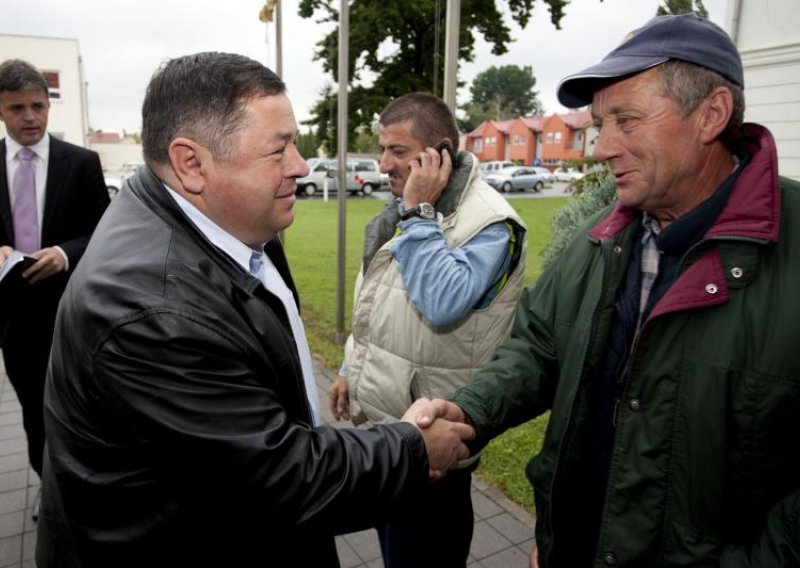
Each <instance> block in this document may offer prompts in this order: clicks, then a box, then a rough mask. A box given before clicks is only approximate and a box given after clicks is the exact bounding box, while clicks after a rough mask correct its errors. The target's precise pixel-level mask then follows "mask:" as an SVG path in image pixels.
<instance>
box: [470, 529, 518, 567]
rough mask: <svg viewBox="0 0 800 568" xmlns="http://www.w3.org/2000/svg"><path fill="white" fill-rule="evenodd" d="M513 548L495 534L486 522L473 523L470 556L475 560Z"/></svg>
mask: <svg viewBox="0 0 800 568" xmlns="http://www.w3.org/2000/svg"><path fill="white" fill-rule="evenodd" d="M511 546H513V544H512V543H511V541H510V540H508V539H507V538H506V537H504V536H503V535H501V534H500V533H499V532H497V531H496V530H495V529H494V528H493V527H492V526H491V525H489V524H488V523H487V522H486V521H480V522H477V523H475V532H474V534H473V535H472V546H471V547H470V551H469V552H470V554H471V555H472V556H473V558H475V559H476V560H483V559H484V558H486V557H487V556H491V555H492V554H496V553H498V552H500V551H501V550H505V549H506V548H509V547H511Z"/></svg>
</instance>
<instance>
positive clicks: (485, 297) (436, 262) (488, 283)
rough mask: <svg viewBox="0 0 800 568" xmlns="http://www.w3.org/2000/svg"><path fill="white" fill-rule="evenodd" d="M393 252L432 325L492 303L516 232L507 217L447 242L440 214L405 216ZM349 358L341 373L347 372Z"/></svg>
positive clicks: (408, 287) (448, 322) (413, 297)
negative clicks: (452, 245) (465, 239)
mask: <svg viewBox="0 0 800 568" xmlns="http://www.w3.org/2000/svg"><path fill="white" fill-rule="evenodd" d="M399 226H400V230H401V231H402V234H401V235H400V236H398V237H397V238H396V239H395V240H394V242H393V243H392V245H391V247H390V248H389V252H390V253H391V254H392V256H393V257H394V258H395V259H396V260H397V262H399V263H400V275H401V277H402V279H403V285H404V286H405V289H406V294H408V297H409V299H410V300H411V303H412V304H414V307H415V308H416V309H417V310H418V311H419V312H420V314H422V316H423V317H424V318H425V320H426V321H427V322H428V323H429V324H430V325H432V326H433V327H446V326H449V325H452V324H454V323H456V322H457V321H458V320H459V319H461V318H462V317H464V315H466V314H467V312H469V311H470V310H471V309H473V308H482V307H485V306H487V305H488V304H489V303H490V302H491V301H492V299H494V297H495V296H496V295H497V287H496V284H497V283H498V282H499V281H500V279H501V278H502V276H503V274H505V272H506V270H508V266H509V264H510V262H511V251H510V249H509V243H510V240H511V234H510V232H509V229H508V227H507V226H506V225H505V223H494V224H492V225H489V226H488V227H486V228H484V229H483V230H482V231H481V232H480V233H478V234H477V235H475V236H474V237H473V238H472V239H470V240H469V241H468V242H466V243H464V244H463V245H461V246H459V247H455V248H447V244H446V242H445V239H444V233H443V232H442V228H441V226H440V225H439V221H438V220H427V219H419V218H412V219H408V220H406V221H401V222H400V224H399ZM347 367H348V365H347V362H346V361H345V362H344V363H343V364H342V367H341V369H340V370H339V374H340V375H342V376H347Z"/></svg>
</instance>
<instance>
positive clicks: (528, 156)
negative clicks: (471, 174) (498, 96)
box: [466, 110, 597, 170]
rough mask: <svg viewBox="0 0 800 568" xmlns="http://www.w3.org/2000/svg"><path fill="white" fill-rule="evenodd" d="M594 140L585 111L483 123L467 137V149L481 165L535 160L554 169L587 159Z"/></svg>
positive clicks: (593, 130) (590, 122)
mask: <svg viewBox="0 0 800 568" xmlns="http://www.w3.org/2000/svg"><path fill="white" fill-rule="evenodd" d="M596 139H597V132H596V129H595V128H594V127H593V126H592V118H591V115H590V113H589V112H588V111H585V110H584V111H577V112H570V113H567V114H551V115H548V116H528V117H519V118H516V119H513V120H503V121H494V120H492V121H486V122H484V123H482V124H480V125H479V126H478V127H477V128H476V129H475V130H473V131H472V132H470V133H469V134H468V135H467V137H466V149H467V150H469V151H471V152H472V153H473V154H475V155H476V156H477V157H478V159H480V160H481V161H482V162H486V161H490V160H512V161H517V162H519V163H523V164H533V163H534V162H535V161H538V162H539V163H541V164H542V165H544V166H546V167H549V168H550V169H551V170H555V169H556V168H557V167H558V166H559V165H560V164H561V162H562V161H563V160H568V159H572V158H581V157H583V156H590V155H592V153H593V151H594V144H595V142H596Z"/></svg>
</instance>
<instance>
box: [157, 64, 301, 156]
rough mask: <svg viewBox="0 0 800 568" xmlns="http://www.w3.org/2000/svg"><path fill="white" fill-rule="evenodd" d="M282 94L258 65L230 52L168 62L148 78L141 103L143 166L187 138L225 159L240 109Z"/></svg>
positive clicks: (239, 119) (241, 113)
mask: <svg viewBox="0 0 800 568" xmlns="http://www.w3.org/2000/svg"><path fill="white" fill-rule="evenodd" d="M285 92H286V85H285V84H284V83H283V81H281V79H280V77H278V76H277V75H276V74H275V73H273V72H272V71H270V70H269V69H267V68H266V67H264V65H262V64H261V63H259V62H257V61H254V60H252V59H250V58H248V57H245V56H243V55H237V54H231V53H216V52H207V53H197V54H194V55H187V56H183V57H178V58H175V59H171V60H169V61H167V62H165V63H164V64H162V65H161V67H160V68H159V69H158V70H157V71H156V72H155V73H154V74H153V77H152V79H151V80H150V84H149V85H148V87H147V92H146V94H145V98H144V104H143V105H142V148H143V150H144V157H145V161H146V162H148V164H151V165H152V164H164V163H167V162H168V161H169V145H170V143H171V142H172V141H173V140H174V139H175V138H177V137H179V136H185V137H187V138H190V139H192V140H194V141H196V142H198V143H200V144H202V145H203V146H205V147H206V148H208V150H209V151H210V152H211V154H212V155H213V156H214V157H215V158H217V159H226V158H228V157H229V153H230V150H231V138H232V135H233V134H234V133H235V132H237V131H238V130H239V129H240V128H241V127H242V126H243V125H244V119H245V107H246V105H247V103H248V102H249V101H250V100H252V99H253V98H256V97H266V96H272V95H278V94H282V93H285Z"/></svg>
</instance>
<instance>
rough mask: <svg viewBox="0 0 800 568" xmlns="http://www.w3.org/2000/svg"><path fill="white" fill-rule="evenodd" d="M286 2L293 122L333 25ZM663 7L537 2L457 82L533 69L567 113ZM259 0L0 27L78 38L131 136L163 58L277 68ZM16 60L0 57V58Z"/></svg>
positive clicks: (303, 110)
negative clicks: (569, 86) (550, 7)
mask: <svg viewBox="0 0 800 568" xmlns="http://www.w3.org/2000/svg"><path fill="white" fill-rule="evenodd" d="M408 1H413V0H408ZM282 2H283V4H282V5H283V76H284V80H285V81H286V83H287V85H288V87H289V96H290V98H291V100H292V103H293V104H294V109H295V114H296V116H297V119H298V120H303V119H305V118H308V116H309V109H310V108H311V106H312V105H313V103H314V101H315V100H316V99H317V98H318V96H319V91H320V89H321V88H322V87H323V86H324V85H325V84H326V83H329V82H332V79H331V78H330V76H326V75H324V74H323V73H322V67H321V65H320V64H319V63H318V62H312V61H311V58H312V55H313V51H314V47H315V44H316V42H317V41H319V39H321V38H322V36H323V35H324V34H325V33H327V31H328V30H330V29H332V28H331V27H330V25H328V26H323V25H321V24H318V23H315V22H314V21H313V20H307V19H302V18H300V17H299V16H298V15H297V1H296V0H282ZM661 3H662V2H661V0H604V1H603V2H600V0H572V2H571V3H570V4H569V5H567V7H566V15H565V17H564V19H563V20H562V22H561V27H562V29H561V30H560V31H559V30H556V29H555V28H554V27H553V25H552V24H551V23H550V19H549V13H548V12H547V10H546V6H545V5H544V4H542V3H541V1H539V2H537V4H536V9H535V11H534V16H533V18H532V21H531V22H530V23H529V24H528V27H527V28H526V29H525V30H519V29H518V28H516V26H514V27H513V30H514V31H513V32H512V36H513V37H514V38H515V39H516V41H515V42H514V43H512V44H511V45H510V46H509V52H508V53H506V54H505V55H503V56H500V57H495V56H493V55H491V52H490V49H489V48H488V46H487V44H486V43H484V42H483V41H482V39H480V38H479V39H478V41H477V42H476V59H475V62H474V63H470V64H467V65H463V64H462V67H461V68H460V69H459V79H460V80H462V81H467V82H469V81H471V80H472V79H473V78H474V77H475V75H477V74H478V73H480V72H481V71H483V70H485V69H486V68H488V67H490V66H491V65H497V66H499V65H507V64H516V65H520V66H523V65H530V66H532V67H533V72H534V75H535V76H536V78H537V85H536V88H537V90H538V91H539V98H540V100H541V101H542V103H543V104H544V106H545V110H546V111H547V112H548V113H550V112H564V111H565V109H563V108H562V107H561V106H560V105H558V103H557V102H556V98H555V89H556V86H557V85H558V82H559V80H561V79H562V78H563V77H564V76H566V75H569V74H570V73H573V72H576V71H579V70H581V69H583V68H584V67H587V66H589V65H592V64H594V63H596V62H597V61H598V60H599V59H601V58H602V57H603V55H605V54H606V53H607V52H608V51H610V50H611V49H613V48H614V47H615V46H616V45H617V44H618V43H619V42H620V41H621V40H622V38H623V37H624V36H625V34H626V33H627V32H629V31H631V30H632V29H635V28H637V27H639V26H640V25H642V24H643V23H644V22H646V21H647V20H648V19H649V18H650V17H652V16H653V15H654V14H655V11H656V9H657V7H658V6H659V5H660V4H661ZM704 3H705V6H706V9H707V10H708V12H709V16H710V18H711V19H712V20H713V21H715V22H716V23H718V24H719V25H721V26H723V27H724V25H725V18H726V10H727V0H705V2H704ZM263 4H264V0H234V1H231V2H226V1H223V0H192V1H189V0H135V1H134V0H116V1H109V0H27V1H26V3H25V9H24V10H23V9H15V10H6V11H4V13H3V17H2V18H1V19H0V33H5V34H18V35H33V36H52V37H67V38H77V39H78V42H79V46H80V51H81V55H82V57H83V62H84V76H85V79H86V81H87V82H88V96H89V119H90V125H91V127H92V128H95V129H101V130H104V131H111V132H113V131H117V132H121V131H122V130H123V129H124V130H127V131H129V132H130V131H138V130H139V129H140V124H141V120H140V111H141V104H142V98H143V95H144V89H145V87H146V85H147V82H148V81H149V79H150V76H151V75H152V73H153V71H154V70H155V69H156V67H158V65H159V64H160V63H161V62H162V61H164V60H165V59H168V58H171V57H175V56H178V55H185V54H188V53H195V52H199V51H229V52H235V53H241V54H243V55H247V56H249V57H252V58H253V59H257V60H259V61H261V62H263V63H265V64H266V65H268V66H269V67H272V68H274V67H275V40H274V24H271V25H270V26H269V29H268V28H267V26H266V25H265V24H263V23H262V22H260V21H259V20H258V12H259V10H260V9H261V6H262V5H263ZM445 5H446V2H442V6H445ZM442 37H444V30H442ZM443 43H444V39H443ZM16 56H18V54H5V53H4V54H0V58H2V59H5V58H7V57H16ZM468 86H469V84H468V83H467V87H465V88H464V89H462V90H461V91H459V102H465V101H466V100H467V99H468V97H469V91H468Z"/></svg>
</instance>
